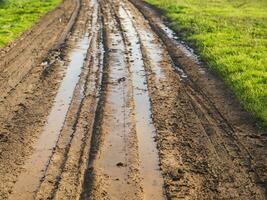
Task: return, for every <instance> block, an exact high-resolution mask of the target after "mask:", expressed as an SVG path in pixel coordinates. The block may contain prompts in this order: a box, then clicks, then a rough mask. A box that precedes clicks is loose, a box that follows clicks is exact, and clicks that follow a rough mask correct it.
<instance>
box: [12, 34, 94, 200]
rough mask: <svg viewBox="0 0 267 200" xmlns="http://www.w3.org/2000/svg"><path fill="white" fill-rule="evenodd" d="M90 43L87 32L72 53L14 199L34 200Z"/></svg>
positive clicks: (13, 194)
mask: <svg viewBox="0 0 267 200" xmlns="http://www.w3.org/2000/svg"><path fill="white" fill-rule="evenodd" d="M89 45H90V38H89V37H88V35H87V34H86V35H85V36H84V38H82V39H81V40H80V41H78V44H77V46H76V48H75V49H73V51H72V52H71V54H70V63H69V65H68V67H67V71H66V75H65V77H64V79H63V80H62V83H61V85H60V88H59V90H58V93H57V95H56V98H55V100H54V104H53V107H52V110H51V112H50V114H49V116H48V118H47V122H46V125H45V126H44V129H43V132H42V134H41V135H40V138H39V139H38V141H37V142H36V144H35V146H34V153H33V154H32V155H31V157H30V158H29V159H28V160H27V161H26V164H25V166H24V169H25V170H24V171H23V172H22V174H21V175H20V176H19V178H18V181H17V182H16V183H15V186H14V189H13V193H12V195H11V196H10V199H15V200H19V199H33V197H34V196H33V195H34V192H35V190H36V189H37V187H38V185H39V183H40V180H41V178H42V176H43V175H44V172H45V169H46V166H47V165H48V164H49V158H50V156H51V154H52V152H53V149H54V147H55V145H56V142H57V140H58V137H59V134H60V131H61V128H62V126H63V124H64V121H65V116H66V114H67V112H68V108H69V105H70V103H71V100H72V95H73V92H74V89H75V86H76V84H77V83H78V81H79V76H80V74H81V70H82V67H83V63H84V59H85V58H86V53H87V50H88V48H89Z"/></svg>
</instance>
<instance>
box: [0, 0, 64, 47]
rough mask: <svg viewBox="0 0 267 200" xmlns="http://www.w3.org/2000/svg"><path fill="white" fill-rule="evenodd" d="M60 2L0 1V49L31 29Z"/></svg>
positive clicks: (38, 0)
mask: <svg viewBox="0 0 267 200" xmlns="http://www.w3.org/2000/svg"><path fill="white" fill-rule="evenodd" d="M60 2H61V0H0V48H1V47H3V46H4V45H6V44H7V43H8V42H10V41H11V40H14V39H15V38H17V37H18V36H19V35H20V34H21V33H23V32H24V31H25V30H26V29H28V28H29V27H31V26H32V25H33V24H34V23H35V22H36V21H37V20H38V19H39V18H40V16H42V15H44V14H45V13H46V12H47V11H49V10H51V9H53V8H55V6H57V5H58V4H59V3H60Z"/></svg>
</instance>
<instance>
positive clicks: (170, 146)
mask: <svg viewBox="0 0 267 200" xmlns="http://www.w3.org/2000/svg"><path fill="white" fill-rule="evenodd" d="M0 70H1V71H0V75H1V76H0V83H1V84H0V91H1V94H0V199H11V200H31V199H71V200H72V199H82V200H83V199H96V200H98V199H125V200H128V199H146V200H149V199H151V200H157V199H242V200H244V199H248V200H252V199H257V200H258V199H259V200H263V199H266V197H267V196H266V195H267V194H266V187H267V183H266V180H267V168H266V167H267V156H266V152H267V142H266V131H263V130H259V129H258V128H257V126H256V122H255V121H254V120H253V117H252V116H251V115H250V114H248V113H246V112H245V111H244V110H243V109H242V106H241V105H240V104H239V103H238V101H237V100H236V99H235V97H234V95H233V94H232V93H231V92H230V91H229V90H228V89H227V87H226V86H225V85H224V84H223V82H222V81H221V80H220V79H219V78H218V77H216V75H214V74H213V73H212V72H211V71H209V69H208V68H207V67H206V66H205V64H203V63H202V62H201V61H200V60H199V59H198V57H197V56H196V55H195V54H194V52H193V51H192V50H191V49H190V48H188V47H187V46H186V45H185V44H184V43H183V42H180V41H178V40H177V37H176V36H175V34H174V33H173V32H172V30H171V29H169V28H168V27H167V26H166V25H165V23H164V22H163V21H162V17H161V16H160V13H159V12H158V11H157V10H156V9H154V8H153V7H150V6H149V5H147V4H145V3H144V2H142V1H138V0H131V1H127V0H65V1H64V2H63V3H62V4H61V5H60V6H58V7H57V8H56V9H55V10H53V11H51V12H49V13H48V14H47V15H46V16H44V17H42V18H41V19H40V21H39V22H38V23H37V24H36V25H34V26H33V27H32V28H31V29H30V30H29V31H27V32H26V33H24V34H23V35H22V36H21V37H20V38H19V39H17V40H16V41H14V42H13V43H11V44H10V45H8V46H7V47H5V48H3V49H2V50H1V52H0Z"/></svg>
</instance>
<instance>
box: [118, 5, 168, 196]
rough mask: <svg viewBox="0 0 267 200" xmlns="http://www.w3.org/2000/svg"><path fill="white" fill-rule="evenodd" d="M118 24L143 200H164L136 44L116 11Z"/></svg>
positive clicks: (124, 14) (132, 29)
mask: <svg viewBox="0 0 267 200" xmlns="http://www.w3.org/2000/svg"><path fill="white" fill-rule="evenodd" d="M119 15H120V19H121V23H122V26H123V29H124V30H127V32H125V37H126V39H127V41H128V46H127V50H128V52H129V60H130V71H131V74H132V84H133V97H134V104H135V119H136V133H137V138H138V150H139V159H140V161H141V176H142V178H143V187H144V197H145V199H164V192H163V178H162V175H161V172H160V169H159V157H158V151H157V148H156V143H155V141H154V140H155V139H154V138H155V136H156V130H155V127H154V125H153V122H152V118H151V106H150V99H149V94H148V89H147V81H146V73H145V69H144V62H143V59H142V52H141V46H140V41H139V38H138V34H137V32H136V29H135V27H134V25H133V23H132V21H131V18H130V16H129V15H128V13H127V12H126V11H125V9H124V8H123V7H121V6H120V8H119Z"/></svg>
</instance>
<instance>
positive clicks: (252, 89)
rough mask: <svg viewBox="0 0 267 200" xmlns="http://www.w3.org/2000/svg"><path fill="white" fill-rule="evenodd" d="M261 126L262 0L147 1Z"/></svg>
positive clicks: (266, 22) (265, 97) (266, 48)
mask: <svg viewBox="0 0 267 200" xmlns="http://www.w3.org/2000/svg"><path fill="white" fill-rule="evenodd" d="M147 2H148V3H151V4H153V5H155V6H157V7H159V8H162V9H163V11H164V12H165V13H166V16H167V17H168V18H169V20H170V21H171V22H172V23H171V26H172V28H173V29H175V31H176V32H177V33H178V34H179V36H181V38H182V39H183V40H186V41H188V42H189V44H191V46H193V47H195V49H197V52H198V54H199V55H200V56H201V58H202V59H203V60H204V61H205V62H207V63H208V65H209V66H210V67H211V68H212V69H214V70H215V71H216V72H217V73H218V74H219V75H220V76H221V77H222V78H223V79H224V80H225V82H226V83H227V84H228V85H229V86H230V87H231V89H232V90H233V91H234V92H235V94H236V96H237V97H238V98H239V100H240V101H241V102H242V104H243V105H244V107H245V108H246V109H247V110H248V111H250V112H252V113H254V114H255V116H256V117H258V118H259V119H261V120H262V121H263V124H264V126H266V125H267V12H266V8H267V1H264V0H262V1H261V0H257V1H254V0H246V1H245V0H235V1H228V0H216V1H215V0H206V1H202V0H147Z"/></svg>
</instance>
